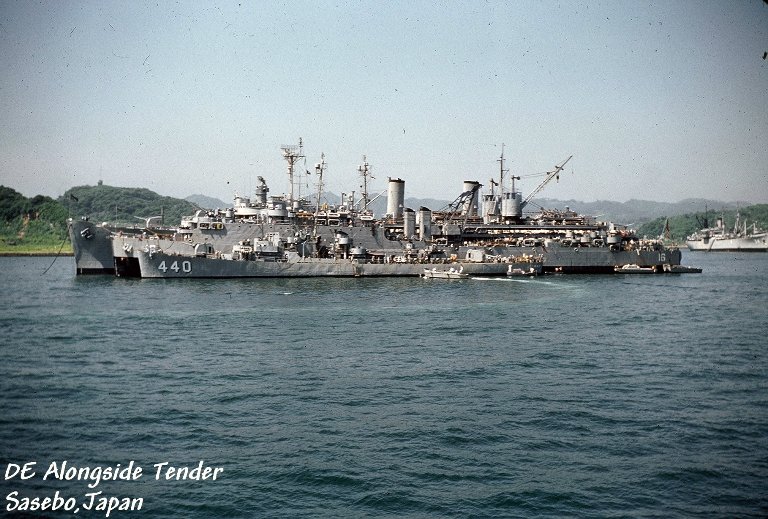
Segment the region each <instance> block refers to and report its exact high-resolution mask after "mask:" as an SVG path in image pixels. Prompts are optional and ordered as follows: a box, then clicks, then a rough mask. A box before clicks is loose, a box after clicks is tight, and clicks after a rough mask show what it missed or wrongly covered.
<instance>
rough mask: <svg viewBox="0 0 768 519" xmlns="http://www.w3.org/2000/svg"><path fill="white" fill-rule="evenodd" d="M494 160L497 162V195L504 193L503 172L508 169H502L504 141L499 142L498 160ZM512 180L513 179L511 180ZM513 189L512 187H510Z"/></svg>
mask: <svg viewBox="0 0 768 519" xmlns="http://www.w3.org/2000/svg"><path fill="white" fill-rule="evenodd" d="M496 162H498V163H499V195H501V194H503V193H504V173H507V172H508V171H509V170H508V169H504V143H503V142H502V143H501V157H499V160H497V161H496ZM513 182H514V181H513ZM512 190H513V191H514V187H513V188H512Z"/></svg>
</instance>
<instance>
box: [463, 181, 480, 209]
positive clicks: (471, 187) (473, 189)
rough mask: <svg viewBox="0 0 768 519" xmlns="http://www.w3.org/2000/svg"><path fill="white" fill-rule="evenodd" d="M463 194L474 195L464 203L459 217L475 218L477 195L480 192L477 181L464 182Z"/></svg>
mask: <svg viewBox="0 0 768 519" xmlns="http://www.w3.org/2000/svg"><path fill="white" fill-rule="evenodd" d="M464 192H465V193H474V194H473V195H472V196H471V197H470V198H468V199H467V200H465V201H464V205H463V206H462V208H461V215H462V216H466V215H469V216H477V200H478V193H479V192H480V182H478V181H477V180H465V181H464Z"/></svg>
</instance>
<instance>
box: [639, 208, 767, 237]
mask: <svg viewBox="0 0 768 519" xmlns="http://www.w3.org/2000/svg"><path fill="white" fill-rule="evenodd" d="M736 211H738V212H739V213H740V215H741V222H742V224H743V223H744V222H746V223H747V225H748V226H750V227H751V226H752V223H756V224H757V226H758V227H762V228H763V229H765V228H768V204H756V205H750V206H747V207H742V208H741V209H738V210H737V209H727V210H723V211H708V212H707V213H704V211H702V212H698V213H688V214H683V215H679V216H670V217H669V231H670V237H671V238H672V239H673V240H676V241H683V240H685V237H686V236H688V235H690V234H693V233H694V232H695V231H697V230H698V229H701V228H702V227H703V226H704V224H705V220H706V221H708V225H709V226H714V225H715V222H716V220H717V218H718V217H719V216H722V217H723V221H724V223H725V228H726V229H732V228H733V225H734V223H735V222H736ZM666 220H667V217H666V216H661V217H659V218H656V219H655V220H651V221H650V222H648V223H646V224H644V225H642V226H640V227H639V228H638V230H637V232H638V234H639V235H640V236H648V237H655V236H660V235H661V234H663V232H664V224H665V222H666Z"/></svg>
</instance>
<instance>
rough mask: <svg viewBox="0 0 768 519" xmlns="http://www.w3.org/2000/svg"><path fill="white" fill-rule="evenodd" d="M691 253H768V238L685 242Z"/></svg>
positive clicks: (713, 239)
mask: <svg viewBox="0 0 768 519" xmlns="http://www.w3.org/2000/svg"><path fill="white" fill-rule="evenodd" d="M685 244H686V245H687V246H688V249H689V250H691V251H703V252H768V238H767V237H766V236H765V235H763V236H760V237H748V238H744V237H740V238H709V239H707V240H704V239H701V240H688V241H686V242H685Z"/></svg>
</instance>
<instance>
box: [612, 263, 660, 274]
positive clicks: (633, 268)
mask: <svg viewBox="0 0 768 519" xmlns="http://www.w3.org/2000/svg"><path fill="white" fill-rule="evenodd" d="M613 270H614V271H615V272H618V273H620V274H655V273H656V272H657V271H656V267H641V266H640V265H636V264H634V263H629V264H627V265H616V266H615V267H614V268H613Z"/></svg>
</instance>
